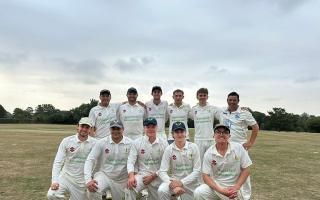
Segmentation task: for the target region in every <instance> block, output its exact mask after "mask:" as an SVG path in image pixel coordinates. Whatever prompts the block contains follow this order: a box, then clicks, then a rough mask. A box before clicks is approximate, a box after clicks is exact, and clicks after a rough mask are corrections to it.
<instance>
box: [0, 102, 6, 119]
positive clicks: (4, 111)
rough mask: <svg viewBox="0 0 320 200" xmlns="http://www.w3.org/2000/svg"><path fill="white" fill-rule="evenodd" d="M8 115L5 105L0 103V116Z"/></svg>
mask: <svg viewBox="0 0 320 200" xmlns="http://www.w3.org/2000/svg"><path fill="white" fill-rule="evenodd" d="M5 117H7V111H6V109H4V107H3V106H2V105H1V104H0V118H5Z"/></svg>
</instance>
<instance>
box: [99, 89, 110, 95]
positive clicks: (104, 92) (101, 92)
mask: <svg viewBox="0 0 320 200" xmlns="http://www.w3.org/2000/svg"><path fill="white" fill-rule="evenodd" d="M105 94H106V95H108V96H109V95H111V93H110V91H109V90H106V89H103V90H101V91H100V95H105Z"/></svg>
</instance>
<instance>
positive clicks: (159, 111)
mask: <svg viewBox="0 0 320 200" xmlns="http://www.w3.org/2000/svg"><path fill="white" fill-rule="evenodd" d="M146 107H147V117H154V118H156V120H157V127H158V130H157V137H161V138H163V139H167V135H166V132H165V124H166V121H167V120H168V113H167V108H168V102H167V101H161V102H160V103H159V104H158V105H156V104H154V103H153V100H151V101H148V102H146Z"/></svg>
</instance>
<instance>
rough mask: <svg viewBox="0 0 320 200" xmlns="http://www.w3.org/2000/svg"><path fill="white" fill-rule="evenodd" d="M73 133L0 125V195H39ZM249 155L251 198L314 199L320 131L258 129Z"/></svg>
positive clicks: (319, 177) (319, 180) (319, 176)
mask: <svg viewBox="0 0 320 200" xmlns="http://www.w3.org/2000/svg"><path fill="white" fill-rule="evenodd" d="M74 133H75V126H65V125H31V124H18V125H17V124H10V125H7V124H2V125H0V137H1V139H0V177H1V178H0V199H1V200H9V199H10V200H15V199H20V200H23V199H32V200H38V199H39V200H40V199H45V198H46V193H47V190H48V188H49V186H50V181H51V167H52V162H53V159H54V156H55V153H56V151H57V148H58V145H59V143H60V141H61V140H62V138H64V137H66V136H68V135H71V134H74ZM190 134H191V135H193V130H190ZM191 138H192V137H191ZM250 155H251V158H252V160H253V162H254V165H253V166H252V168H251V174H252V176H251V182H252V189H253V197H254V199H258V200H270V199H297V200H298V199H299V200H301V199H303V200H308V199H310V200H313V199H320V192H319V191H318V188H319V186H320V170H318V168H319V166H320V134H311V133H277V132H267V131H261V132H260V133H259V136H258V139H257V141H256V144H255V146H254V147H253V149H252V150H251V151H250Z"/></svg>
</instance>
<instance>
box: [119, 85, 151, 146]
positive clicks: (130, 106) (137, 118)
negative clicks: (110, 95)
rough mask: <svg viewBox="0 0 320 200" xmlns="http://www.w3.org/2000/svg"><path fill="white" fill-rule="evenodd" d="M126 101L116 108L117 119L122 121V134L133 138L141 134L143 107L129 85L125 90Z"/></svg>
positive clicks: (135, 91) (133, 89)
mask: <svg viewBox="0 0 320 200" xmlns="http://www.w3.org/2000/svg"><path fill="white" fill-rule="evenodd" d="M127 97H128V102H127V103H125V104H123V105H121V106H120V107H119V110H118V113H117V115H118V119H119V120H120V121H121V122H122V123H123V127H124V135H125V136H127V137H129V138H130V139H132V140H135V139H137V138H139V137H140V136H142V135H143V119H144V118H145V116H146V112H145V109H144V107H142V106H141V105H140V104H139V103H138V102H137V97H138V92H137V90H136V89H135V88H133V87H131V88H129V89H128V91H127Z"/></svg>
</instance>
